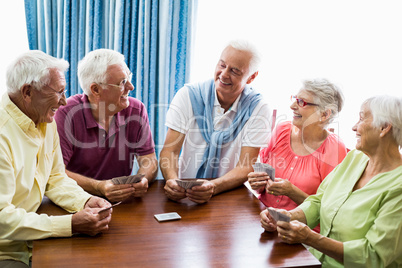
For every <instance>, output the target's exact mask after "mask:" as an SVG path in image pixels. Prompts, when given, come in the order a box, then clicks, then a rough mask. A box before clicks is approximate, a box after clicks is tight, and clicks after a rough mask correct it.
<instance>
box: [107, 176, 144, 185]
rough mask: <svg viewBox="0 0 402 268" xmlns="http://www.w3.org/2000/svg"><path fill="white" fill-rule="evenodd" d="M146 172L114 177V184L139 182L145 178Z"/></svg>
mask: <svg viewBox="0 0 402 268" xmlns="http://www.w3.org/2000/svg"><path fill="white" fill-rule="evenodd" d="M144 177H145V175H144V174H137V175H130V176H121V177H116V178H113V179H112V182H113V184H131V183H137V182H140V181H141V180H142V178H144Z"/></svg>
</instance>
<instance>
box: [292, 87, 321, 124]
mask: <svg viewBox="0 0 402 268" xmlns="http://www.w3.org/2000/svg"><path fill="white" fill-rule="evenodd" d="M296 96H297V98H299V99H303V100H304V101H305V102H308V103H314V96H313V95H312V94H311V93H308V92H307V91H306V90H303V89H302V90H300V91H299V93H297V95H296ZM290 109H292V110H293V121H292V123H293V125H294V126H296V127H297V128H299V129H302V128H303V127H307V126H309V125H312V124H315V123H318V122H320V117H321V116H320V112H319V109H318V107H317V106H312V105H306V106H304V107H300V106H299V105H298V104H297V102H296V101H294V102H293V103H292V104H291V105H290Z"/></svg>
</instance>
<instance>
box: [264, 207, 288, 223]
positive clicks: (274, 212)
mask: <svg viewBox="0 0 402 268" xmlns="http://www.w3.org/2000/svg"><path fill="white" fill-rule="evenodd" d="M267 209H268V212H269V215H271V217H272V218H273V219H274V220H275V221H286V222H290V217H289V216H288V215H286V214H283V213H281V212H279V211H277V210H275V209H274V208H271V207H269V208H267Z"/></svg>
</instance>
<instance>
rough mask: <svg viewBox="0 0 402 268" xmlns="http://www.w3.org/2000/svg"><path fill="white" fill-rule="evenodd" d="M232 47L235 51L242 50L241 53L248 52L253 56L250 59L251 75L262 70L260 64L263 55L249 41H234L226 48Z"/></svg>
mask: <svg viewBox="0 0 402 268" xmlns="http://www.w3.org/2000/svg"><path fill="white" fill-rule="evenodd" d="M228 46H231V47H233V48H234V49H237V50H240V51H247V52H248V53H250V54H251V58H250V65H249V69H250V74H249V75H252V74H253V73H255V72H257V71H258V70H259V68H260V63H261V54H260V52H259V51H258V50H257V48H256V47H255V46H254V45H253V44H251V43H250V42H248V41H247V40H240V39H239V40H232V41H230V42H229V43H228V44H227V46H226V47H228Z"/></svg>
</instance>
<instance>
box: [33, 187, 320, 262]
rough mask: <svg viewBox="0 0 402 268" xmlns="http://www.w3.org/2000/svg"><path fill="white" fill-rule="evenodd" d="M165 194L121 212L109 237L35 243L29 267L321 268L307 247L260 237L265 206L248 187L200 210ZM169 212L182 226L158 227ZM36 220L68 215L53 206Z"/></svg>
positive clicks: (158, 190)
mask: <svg viewBox="0 0 402 268" xmlns="http://www.w3.org/2000/svg"><path fill="white" fill-rule="evenodd" d="M163 186H164V181H156V182H155V183H153V184H152V185H151V187H150V188H149V190H148V193H147V194H146V195H145V196H144V197H143V198H133V199H131V200H127V201H126V202H124V203H122V204H120V205H119V206H116V207H115V208H114V209H113V214H112V221H111V223H110V228H109V231H108V232H106V233H104V234H100V235H97V236H95V237H90V236H85V235H79V236H74V237H71V238H49V239H44V240H36V241H34V244H33V245H34V247H33V257H32V267H33V268H43V267H77V268H78V267H113V266H115V267H116V268H117V267H174V268H180V267H321V266H320V263H319V262H318V261H317V259H316V258H315V257H314V256H313V255H311V254H310V252H308V251H307V250H306V249H305V248H304V247H303V245H301V244H297V245H288V244H286V243H283V242H281V240H280V239H279V238H278V237H277V233H267V232H264V231H263V229H262V227H261V226H260V216H259V213H260V211H261V210H262V209H264V206H263V205H262V204H261V203H260V201H259V200H258V199H256V198H255V197H254V195H253V194H252V193H251V192H250V191H248V189H247V188H246V187H245V186H242V187H239V188H237V189H235V190H232V191H229V192H225V193H222V194H219V195H216V196H214V197H213V198H212V199H211V200H210V201H209V202H208V203H206V204H201V205H199V204H196V203H193V202H191V201H190V200H188V199H184V200H182V201H180V202H173V201H170V200H168V199H167V198H166V196H165V194H164V191H163ZM166 212H177V213H179V214H180V216H181V217H182V218H181V220H176V221H167V222H158V221H156V219H155V218H154V214H159V213H166ZM38 213H46V214H49V215H62V214H66V212H65V211H64V210H62V209H61V208H59V207H57V206H55V205H54V204H52V203H51V201H49V199H44V201H43V202H42V205H41V207H40V208H39V211H38Z"/></svg>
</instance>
